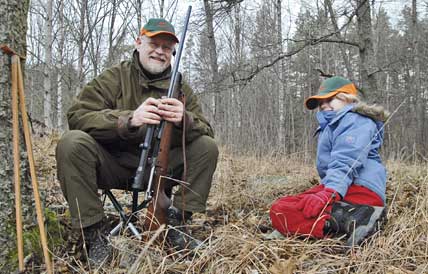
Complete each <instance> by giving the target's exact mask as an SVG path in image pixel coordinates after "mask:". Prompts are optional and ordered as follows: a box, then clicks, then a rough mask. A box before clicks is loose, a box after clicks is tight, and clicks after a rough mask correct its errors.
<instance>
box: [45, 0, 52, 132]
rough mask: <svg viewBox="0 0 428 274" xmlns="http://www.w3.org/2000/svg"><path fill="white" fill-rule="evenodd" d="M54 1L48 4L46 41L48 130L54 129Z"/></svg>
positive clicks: (46, 117) (46, 115)
mask: <svg viewBox="0 0 428 274" xmlns="http://www.w3.org/2000/svg"><path fill="white" fill-rule="evenodd" d="M52 1H53V0H48V3H47V10H48V14H47V19H46V40H45V65H44V79H43V80H44V82H43V87H44V95H43V122H44V123H45V125H46V127H47V128H48V130H50V129H52V118H51V113H52V111H51V108H52V95H51V89H52V88H51V75H52V73H51V67H52V21H53V18H52V9H53V3H52Z"/></svg>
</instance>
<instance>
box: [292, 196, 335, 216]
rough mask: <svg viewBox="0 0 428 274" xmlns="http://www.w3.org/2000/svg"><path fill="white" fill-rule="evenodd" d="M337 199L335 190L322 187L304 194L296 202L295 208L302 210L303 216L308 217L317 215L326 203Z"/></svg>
mask: <svg viewBox="0 0 428 274" xmlns="http://www.w3.org/2000/svg"><path fill="white" fill-rule="evenodd" d="M333 194H334V195H333ZM339 200H340V195H339V194H338V193H337V192H336V191H335V190H333V189H331V188H324V189H323V190H321V191H320V192H317V193H314V194H307V195H305V196H304V197H303V198H302V199H301V200H300V201H299V203H298V204H297V208H298V209H299V210H302V211H303V216H304V217H305V218H307V219H309V218H313V217H316V216H318V215H319V214H320V212H321V210H322V209H323V208H324V207H326V205H327V204H329V203H331V202H333V201H339Z"/></svg>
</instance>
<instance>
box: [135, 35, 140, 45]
mask: <svg viewBox="0 0 428 274" xmlns="http://www.w3.org/2000/svg"><path fill="white" fill-rule="evenodd" d="M135 44H136V45H140V44H141V38H140V37H137V39H135Z"/></svg>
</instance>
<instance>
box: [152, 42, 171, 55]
mask: <svg viewBox="0 0 428 274" xmlns="http://www.w3.org/2000/svg"><path fill="white" fill-rule="evenodd" d="M147 44H148V45H149V47H150V48H151V49H153V50H156V49H158V48H162V51H163V52H165V53H168V54H171V52H172V51H173V50H174V47H173V46H168V45H159V44H158V43H156V42H148V43H147Z"/></svg>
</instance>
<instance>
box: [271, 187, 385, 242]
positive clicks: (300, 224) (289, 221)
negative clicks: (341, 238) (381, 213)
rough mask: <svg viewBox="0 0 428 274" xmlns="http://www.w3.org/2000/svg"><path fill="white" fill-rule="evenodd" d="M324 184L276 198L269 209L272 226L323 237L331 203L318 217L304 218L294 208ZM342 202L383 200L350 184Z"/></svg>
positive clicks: (289, 232)
mask: <svg viewBox="0 0 428 274" xmlns="http://www.w3.org/2000/svg"><path fill="white" fill-rule="evenodd" d="M323 188H324V185H317V186H314V187H312V188H310V189H308V190H306V191H305V192H303V193H301V194H298V195H295V196H284V197H282V198H280V199H278V200H276V201H275V202H274V203H273V204H272V207H271V209H270V219H271V221H272V226H273V228H275V229H276V230H278V231H279V232H281V233H282V234H284V235H307V236H311V237H315V238H324V236H325V235H324V231H323V230H324V224H325V221H326V220H328V219H329V218H330V212H331V208H332V205H331V204H330V205H328V206H327V207H326V208H325V210H324V211H323V212H321V214H320V215H319V216H318V217H315V218H310V219H306V218H305V217H303V212H302V211H301V210H298V209H297V208H296V206H297V204H298V202H299V201H300V200H301V199H302V198H303V197H304V196H305V195H308V194H311V193H316V192H318V191H321V190H322V189H323ZM342 201H344V202H349V203H352V204H364V205H370V206H383V205H384V204H383V200H382V198H381V197H379V195H377V194H376V193H375V192H373V191H371V190H370V189H368V188H366V187H363V186H358V185H354V184H352V185H351V186H350V187H349V189H348V192H347V193H346V195H345V197H344V198H343V200H342Z"/></svg>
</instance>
